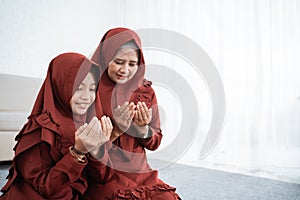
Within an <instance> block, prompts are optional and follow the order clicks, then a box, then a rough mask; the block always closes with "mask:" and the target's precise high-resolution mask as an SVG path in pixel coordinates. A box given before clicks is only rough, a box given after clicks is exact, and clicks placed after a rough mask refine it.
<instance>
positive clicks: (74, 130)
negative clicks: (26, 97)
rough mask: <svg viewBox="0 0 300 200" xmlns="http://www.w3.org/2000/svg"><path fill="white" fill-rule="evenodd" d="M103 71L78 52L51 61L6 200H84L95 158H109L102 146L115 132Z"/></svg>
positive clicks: (19, 148) (15, 161) (11, 172)
mask: <svg viewBox="0 0 300 200" xmlns="http://www.w3.org/2000/svg"><path fill="white" fill-rule="evenodd" d="M99 74H100V73H99V67H98V66H97V65H95V64H93V63H92V62H91V61H90V60H88V59H87V58H86V57H85V56H83V55H80V54H77V53H65V54H61V55H59V56H57V57H56V58H54V59H53V60H52V61H51V63H50V65H49V68H48V72H47V76H46V79H45V81H44V83H43V85H42V87H41V89H40V91H39V94H38V96H37V99H36V101H35V104H34V107H33V110H32V112H31V115H30V116H29V117H28V122H27V123H26V124H25V125H24V127H23V129H22V130H21V131H20V133H19V134H18V135H17V137H16V140H17V144H16V146H15V148H14V150H15V157H14V159H13V162H12V166H11V168H10V170H9V175H8V182H7V183H6V185H5V186H4V187H3V188H2V190H1V191H2V192H3V195H2V196H1V197H0V199H1V200H4V199H10V200H16V199H17V200H22V199H24V200H28V199H33V200H38V199H64V200H66V199H79V197H80V196H81V195H82V194H83V193H84V192H85V190H86V188H87V175H88V170H87V169H86V168H87V166H88V165H89V163H93V162H94V161H93V158H92V157H95V158H97V159H103V156H105V154H104V153H103V151H101V149H102V148H101V147H102V146H103V144H105V143H106V142H107V141H108V140H109V138H110V134H111V131H112V124H111V122H110V119H109V117H106V116H103V117H101V115H102V110H101V105H100V102H99V98H98V97H96V96H97V95H96V89H97V85H98V78H99ZM95 107H96V108H97V109H95ZM96 116H97V117H101V120H98V118H97V117H96ZM92 166H94V165H92Z"/></svg>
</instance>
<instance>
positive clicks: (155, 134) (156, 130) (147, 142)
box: [138, 87, 162, 151]
mask: <svg viewBox="0 0 300 200" xmlns="http://www.w3.org/2000/svg"><path fill="white" fill-rule="evenodd" d="M150 88H151V87H150ZM151 92H152V93H153V95H152V98H151V102H150V103H149V104H150V106H149V107H151V108H152V120H151V122H150V124H149V129H150V130H149V132H150V133H151V137H149V138H145V139H138V140H139V142H140V143H141V144H143V145H144V147H145V148H146V149H148V150H152V151H154V150H156V149H157V148H158V147H159V145H160V143H161V139H162V133H161V129H160V118H159V111H158V106H157V99H156V95H155V92H154V90H153V89H152V88H151Z"/></svg>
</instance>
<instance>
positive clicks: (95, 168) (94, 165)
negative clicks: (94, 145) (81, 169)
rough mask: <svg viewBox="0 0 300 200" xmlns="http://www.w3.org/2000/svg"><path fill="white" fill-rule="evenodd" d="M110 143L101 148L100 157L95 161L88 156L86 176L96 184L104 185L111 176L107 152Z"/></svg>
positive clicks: (111, 169) (110, 165)
mask: <svg viewBox="0 0 300 200" xmlns="http://www.w3.org/2000/svg"><path fill="white" fill-rule="evenodd" d="M111 146H112V143H111V142H107V143H105V144H104V145H102V146H101V154H102V155H101V156H100V158H98V159H96V158H94V157H92V156H91V155H88V160H89V162H88V165H87V169H88V174H89V175H90V177H91V178H92V179H93V180H94V181H95V182H96V183H105V182H107V181H108V180H109V179H110V178H111V177H112V175H113V173H114V170H113V168H112V163H111V161H110V158H109V154H108V151H109V149H110V148H111Z"/></svg>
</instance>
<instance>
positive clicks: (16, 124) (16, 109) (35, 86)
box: [0, 74, 43, 161]
mask: <svg viewBox="0 0 300 200" xmlns="http://www.w3.org/2000/svg"><path fill="white" fill-rule="evenodd" d="M42 81H43V80H42V79H37V78H30V77H22V76H16V75H8V74H0V91H1V98H0V161H9V160H11V159H12V158H13V155H14V152H13V147H14V145H15V136H16V134H18V132H19V130H20V129H21V128H22V127H23V125H24V123H25V122H26V121H27V117H28V115H29V114H30V112H31V109H32V106H33V104H34V101H35V98H36V96H37V93H38V91H39V89H40V87H41V85H42Z"/></svg>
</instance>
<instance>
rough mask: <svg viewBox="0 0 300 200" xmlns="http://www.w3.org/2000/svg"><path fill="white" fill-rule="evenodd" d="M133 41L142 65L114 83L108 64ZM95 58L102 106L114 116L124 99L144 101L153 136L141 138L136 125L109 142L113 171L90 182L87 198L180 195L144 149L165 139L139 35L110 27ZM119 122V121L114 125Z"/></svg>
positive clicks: (153, 147)
mask: <svg viewBox="0 0 300 200" xmlns="http://www.w3.org/2000/svg"><path fill="white" fill-rule="evenodd" d="M128 41H134V42H135V43H136V45H137V46H138V48H139V67H138V70H137V72H136V74H135V75H134V77H133V78H132V79H130V80H129V81H128V82H127V83H125V84H121V85H119V84H115V83H114V82H113V81H112V80H111V79H110V78H109V76H108V73H107V69H106V67H107V66H108V63H109V62H110V61H111V60H112V59H113V56H114V54H115V52H116V51H117V50H118V48H119V47H120V46H122V45H123V44H124V43H127V42H128ZM92 60H93V61H94V62H96V63H97V64H99V65H101V66H102V67H103V71H104V73H103V75H102V77H101V79H100V82H99V87H98V93H99V95H100V99H101V104H102V109H103V112H104V114H105V115H108V116H109V117H111V119H113V114H112V109H113V108H115V107H116V106H117V105H122V104H123V103H124V102H126V101H128V102H134V103H135V104H136V103H137V102H139V101H140V102H145V103H146V105H147V106H148V108H152V121H151V122H150V124H149V128H150V133H151V137H149V138H145V139H143V138H140V137H139V136H138V133H137V132H136V130H135V128H134V126H133V125H131V127H130V128H129V130H127V131H126V133H123V134H122V135H121V136H120V137H118V138H117V139H116V140H115V141H114V142H113V144H112V146H107V148H106V151H107V152H108V154H109V158H110V161H109V162H107V163H109V166H108V167H109V168H111V169H112V170H113V171H114V173H113V174H111V175H110V176H107V179H106V180H104V181H103V180H98V181H97V180H92V181H90V182H89V187H88V190H87V192H86V194H85V198H86V199H89V200H93V199H95V200H101V199H115V200H117V199H155V200H159V199H162V200H171V199H180V197H179V196H178V195H177V194H176V193H175V190H176V188H174V187H172V186H169V185H168V184H166V183H164V182H163V181H162V180H160V179H159V178H158V172H157V170H153V169H151V167H150V166H149V164H148V162H147V157H146V152H145V149H148V150H156V149H157V148H158V147H159V145H160V143H161V139H162V133H161V129H160V119H159V112H158V107H157V100H156V96H155V92H154V90H153V88H152V87H151V82H150V81H147V80H145V79H144V74H145V62H144V57H143V53H142V48H141V42H140V39H139V37H138V35H137V34H136V33H135V32H133V31H131V30H129V29H125V28H116V29H112V30H109V31H108V32H107V33H106V34H105V35H104V37H103V38H102V40H101V42H100V45H99V46H98V48H97V50H96V52H95V54H94V56H93V58H92ZM114 126H116V125H114Z"/></svg>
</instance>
